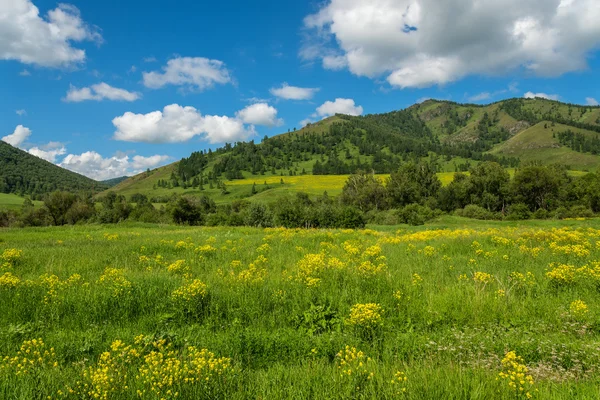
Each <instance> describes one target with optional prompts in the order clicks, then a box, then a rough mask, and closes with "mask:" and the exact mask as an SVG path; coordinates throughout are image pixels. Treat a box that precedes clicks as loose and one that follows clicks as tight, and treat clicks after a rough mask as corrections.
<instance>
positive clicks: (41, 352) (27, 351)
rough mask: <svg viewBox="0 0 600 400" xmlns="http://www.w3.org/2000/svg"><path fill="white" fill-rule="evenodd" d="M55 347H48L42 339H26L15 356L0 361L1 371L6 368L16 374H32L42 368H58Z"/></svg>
mask: <svg viewBox="0 0 600 400" xmlns="http://www.w3.org/2000/svg"><path fill="white" fill-rule="evenodd" d="M56 367H58V363H57V361H56V354H55V353H54V348H52V347H51V348H49V349H48V348H47V347H46V344H45V343H44V341H43V340H42V339H31V340H26V341H24V342H23V344H22V345H21V348H20V349H19V351H18V352H17V354H16V355H15V356H14V357H8V356H7V357H4V358H3V359H2V360H1V361H0V371H2V370H6V371H10V372H11V373H13V374H15V375H16V376H22V375H30V374H31V373H33V372H35V371H37V370H39V369H41V368H56Z"/></svg>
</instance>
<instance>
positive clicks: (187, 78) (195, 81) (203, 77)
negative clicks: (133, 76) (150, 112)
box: [143, 57, 231, 91]
mask: <svg viewBox="0 0 600 400" xmlns="http://www.w3.org/2000/svg"><path fill="white" fill-rule="evenodd" d="M162 70H163V71H162V72H157V71H152V72H144V73H143V77H144V85H145V86H146V87H148V88H151V89H159V88H161V87H163V86H166V85H176V86H184V87H186V88H188V89H190V90H197V91H202V90H205V89H208V88H211V87H213V86H214V85H215V84H217V83H218V84H226V83H229V82H231V76H230V74H229V71H228V70H227V68H226V67H225V64H224V63H223V62H222V61H219V60H210V59H208V58H203V57H178V58H173V59H171V60H169V61H168V62H167V65H166V66H165V67H163V68H162Z"/></svg>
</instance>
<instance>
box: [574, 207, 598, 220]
mask: <svg viewBox="0 0 600 400" xmlns="http://www.w3.org/2000/svg"><path fill="white" fill-rule="evenodd" d="M593 216H594V212H593V211H592V210H590V209H589V208H587V207H585V206H581V205H580V206H573V207H571V210H569V217H571V218H592V217H593Z"/></svg>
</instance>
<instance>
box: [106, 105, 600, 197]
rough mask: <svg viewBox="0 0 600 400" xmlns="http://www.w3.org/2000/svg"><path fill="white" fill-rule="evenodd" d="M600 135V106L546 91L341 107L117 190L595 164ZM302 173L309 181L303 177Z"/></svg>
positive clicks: (233, 187) (204, 188) (273, 186)
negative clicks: (412, 164)
mask: <svg viewBox="0 0 600 400" xmlns="http://www.w3.org/2000/svg"><path fill="white" fill-rule="evenodd" d="M598 138H600V107H590V106H578V105H573V104H565V103H560V102H556V101H550V100H545V99H510V100H505V101H501V102H497V103H493V104H489V105H475V104H458V103H452V102H447V101H437V100H429V101H426V102H423V103H421V104H417V105H414V106H412V107H409V108H408V109H405V110H400V111H393V112H390V113H384V114H371V115H365V116H360V117H353V116H346V115H336V116H335V117H330V118H327V119H325V120H322V121H320V122H317V123H314V124H310V125H308V126H306V127H304V128H303V129H300V130H298V131H294V132H287V133H284V134H281V135H278V136H274V137H271V138H266V137H265V138H264V139H263V140H262V142H261V143H258V144H257V143H254V141H251V142H240V143H235V144H226V145H225V146H224V147H222V148H220V149H217V150H215V151H208V152H206V153H203V152H194V153H192V154H191V155H190V156H189V157H187V158H184V159H182V160H181V161H179V162H176V163H173V164H170V165H168V166H165V167H162V168H159V169H156V170H154V171H150V172H149V173H147V172H145V173H142V174H139V175H137V176H134V177H131V178H129V179H127V180H125V181H123V182H121V183H119V184H118V185H116V186H115V187H113V188H112V189H111V190H115V191H116V192H118V193H120V194H124V195H126V196H130V195H132V194H134V193H143V194H146V195H148V196H150V197H153V198H155V200H159V201H162V200H164V198H166V197H168V196H170V195H171V194H173V193H184V192H185V193H190V194H199V193H203V194H207V195H209V196H210V197H212V198H214V199H215V201H217V202H230V201H232V200H235V199H241V198H248V197H252V198H254V199H257V200H259V199H261V198H277V197H278V196H280V195H281V196H284V195H288V194H289V193H290V192H291V193H293V192H295V191H297V190H303V191H307V192H310V193H312V192H315V193H316V192H320V193H322V192H323V191H324V190H329V191H331V192H332V194H335V192H336V191H339V187H338V186H339V185H337V184H336V185H332V184H330V183H327V182H328V181H327V179H325V176H328V175H337V176H340V178H341V177H342V176H343V175H347V174H350V173H353V172H355V171H356V170H358V169H363V170H368V171H374V172H375V173H378V174H387V173H390V172H392V171H393V170H395V169H397V167H398V165H399V164H400V163H401V162H404V161H407V160H411V159H412V160H414V159H421V160H428V161H429V162H431V163H433V164H434V165H435V167H436V168H437V170H438V171H439V172H442V173H444V172H445V173H452V172H455V171H465V170H467V169H468V168H469V167H471V166H473V165H474V164H476V163H478V162H480V161H482V160H491V161H496V162H499V163H501V164H502V165H504V166H505V167H507V168H515V167H517V166H518V165H520V164H521V163H523V162H529V161H539V162H542V163H562V164H565V165H567V166H569V167H570V168H571V169H573V170H589V171H591V170H595V169H597V168H598V166H599V165H600V157H599V156H598V155H597V154H598V153H600V140H599V139H598ZM303 176H306V182H305V183H303V184H301V185H300V184H298V183H297V182H299V178H300V177H303ZM281 179H283V182H284V183H283V184H281V182H280V181H281ZM294 180H296V181H297V182H296V183H294ZM253 187H254V188H253Z"/></svg>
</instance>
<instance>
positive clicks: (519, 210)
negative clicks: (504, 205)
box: [506, 203, 531, 221]
mask: <svg viewBox="0 0 600 400" xmlns="http://www.w3.org/2000/svg"><path fill="white" fill-rule="evenodd" d="M529 218H531V211H529V207H528V206H527V204H524V203H517V204H513V205H511V206H510V207H509V209H508V215H507V216H506V219H507V220H509V221H521V220H525V219H529Z"/></svg>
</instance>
